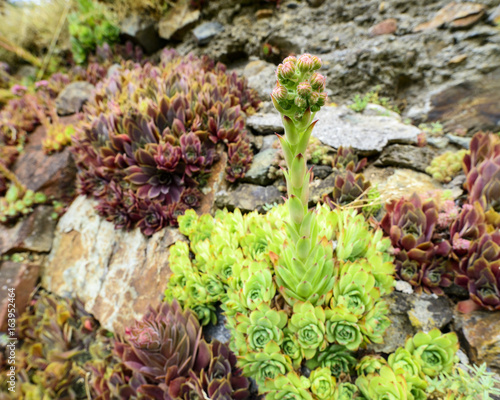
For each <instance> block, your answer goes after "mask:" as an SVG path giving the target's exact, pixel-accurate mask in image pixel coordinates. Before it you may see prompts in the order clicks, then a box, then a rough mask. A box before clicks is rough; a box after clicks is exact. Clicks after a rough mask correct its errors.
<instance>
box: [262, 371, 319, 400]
mask: <svg viewBox="0 0 500 400" xmlns="http://www.w3.org/2000/svg"><path fill="white" fill-rule="evenodd" d="M310 386H311V383H310V382H309V379H307V378H306V377H305V376H299V375H297V374H296V373H295V372H289V373H288V374H286V375H281V376H278V377H276V378H275V379H273V380H271V379H268V380H266V383H265V391H267V395H266V400H313V396H312V395H311V392H310V391H309V390H308V389H309V387H310Z"/></svg>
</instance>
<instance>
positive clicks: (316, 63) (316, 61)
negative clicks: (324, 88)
mask: <svg viewBox="0 0 500 400" xmlns="http://www.w3.org/2000/svg"><path fill="white" fill-rule="evenodd" d="M311 58H312V60H313V70H316V69H320V68H321V59H320V58H319V57H318V56H312V57H311Z"/></svg>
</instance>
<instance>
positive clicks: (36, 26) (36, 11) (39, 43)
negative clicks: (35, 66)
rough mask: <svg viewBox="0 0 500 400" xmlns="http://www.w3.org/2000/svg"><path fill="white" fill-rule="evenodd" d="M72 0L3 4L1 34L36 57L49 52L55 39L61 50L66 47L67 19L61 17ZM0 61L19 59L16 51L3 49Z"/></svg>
mask: <svg viewBox="0 0 500 400" xmlns="http://www.w3.org/2000/svg"><path fill="white" fill-rule="evenodd" d="M71 2H72V0H39V1H37V2H33V3H31V2H25V3H24V4H21V5H15V6H14V5H10V4H4V6H3V7H2V8H1V9H0V36H2V37H4V38H6V39H7V40H8V41H9V42H11V43H13V44H15V45H16V46H20V47H22V48H24V49H26V50H27V51H29V52H31V53H32V54H34V55H37V56H40V55H41V54H44V53H46V52H47V51H48V50H49V48H50V47H51V44H53V41H54V40H55V38H57V48H58V49H67V48H68V47H69V35H68V29H67V22H66V21H63V20H62V18H63V17H64V16H65V15H66V14H67V7H69V6H70V5H71ZM61 24H63V25H62V26H61ZM0 60H3V61H7V62H9V63H12V62H15V61H16V60H18V58H17V57H16V55H15V54H14V53H12V52H8V51H6V50H3V49H1V50H0Z"/></svg>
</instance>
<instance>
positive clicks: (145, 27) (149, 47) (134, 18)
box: [120, 14, 163, 54]
mask: <svg viewBox="0 0 500 400" xmlns="http://www.w3.org/2000/svg"><path fill="white" fill-rule="evenodd" d="M120 30H121V33H122V34H123V35H125V37H127V38H130V39H132V40H133V41H134V42H135V43H137V44H139V45H140V46H141V47H142V48H143V49H144V50H146V52H147V53H149V54H151V53H154V52H155V51H158V50H160V49H161V48H162V47H163V41H162V40H161V39H160V37H159V36H158V23H157V22H156V21H155V20H154V19H152V18H149V17H147V16H144V15H138V14H131V15H129V16H128V17H127V18H125V19H124V20H123V21H122V23H121V24H120Z"/></svg>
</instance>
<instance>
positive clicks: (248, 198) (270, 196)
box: [215, 183, 283, 212]
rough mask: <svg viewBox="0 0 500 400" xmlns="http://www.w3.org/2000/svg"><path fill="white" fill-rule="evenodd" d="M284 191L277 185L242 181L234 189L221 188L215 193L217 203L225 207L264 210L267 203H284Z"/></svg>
mask: <svg viewBox="0 0 500 400" xmlns="http://www.w3.org/2000/svg"><path fill="white" fill-rule="evenodd" d="M282 196H283V195H282V193H281V192H280V191H279V190H278V188H277V187H276V186H258V185H251V184H249V183H242V184H240V185H237V186H236V187H235V188H233V189H227V190H225V189H224V190H221V191H219V192H218V193H217V194H216V195H215V204H216V206H217V207H219V208H221V209H223V208H227V209H228V210H229V211H233V210H234V209H236V208H239V209H240V211H242V212H251V211H255V210H257V211H259V212H260V211H264V206H265V205H266V204H269V205H271V204H273V203H282V202H283V199H282Z"/></svg>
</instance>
